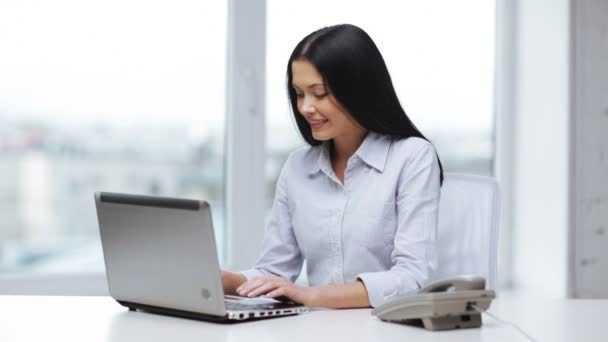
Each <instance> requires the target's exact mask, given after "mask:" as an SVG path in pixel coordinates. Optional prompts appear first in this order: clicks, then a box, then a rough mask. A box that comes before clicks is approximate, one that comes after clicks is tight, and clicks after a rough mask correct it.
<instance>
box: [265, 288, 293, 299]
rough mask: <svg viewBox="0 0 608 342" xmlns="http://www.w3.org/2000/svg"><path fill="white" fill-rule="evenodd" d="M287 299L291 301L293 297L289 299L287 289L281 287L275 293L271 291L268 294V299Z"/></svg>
mask: <svg viewBox="0 0 608 342" xmlns="http://www.w3.org/2000/svg"><path fill="white" fill-rule="evenodd" d="M281 296H284V297H287V298H289V299H292V298H291V297H289V296H288V295H287V289H286V288H285V287H279V288H277V289H275V290H273V291H270V292H268V293H267V294H266V297H270V298H277V297H281Z"/></svg>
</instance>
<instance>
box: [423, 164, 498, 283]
mask: <svg viewBox="0 0 608 342" xmlns="http://www.w3.org/2000/svg"><path fill="white" fill-rule="evenodd" d="M499 211H500V198H499V189H498V183H497V182H496V180H495V179H494V178H490V177H483V176H474V175H464V174H453V173H446V174H445V178H444V181H443V186H442V187H441V198H440V200H439V218H438V219H439V221H438V227H437V230H438V232H437V233H438V235H437V240H438V244H437V248H438V265H437V266H438V267H437V272H436V273H435V275H434V277H433V280H439V279H445V278H448V277H452V276H455V275H460V274H476V275H480V276H483V277H484V278H486V288H487V289H495V287H496V268H497V261H496V259H497V249H498V216H499Z"/></svg>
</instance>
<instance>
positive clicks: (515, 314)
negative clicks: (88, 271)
mask: <svg viewBox="0 0 608 342" xmlns="http://www.w3.org/2000/svg"><path fill="white" fill-rule="evenodd" d="M490 312H492V313H494V314H496V315H498V316H499V317H500V318H502V319H505V320H509V321H512V322H515V323H517V324H518V325H519V326H520V327H521V328H523V329H524V330H526V331H527V332H528V333H530V334H531V335H532V336H533V337H534V338H536V339H537V340H539V341H544V342H556V341H585V342H590V341H598V342H599V341H604V342H605V341H608V322H607V319H606V318H605V317H607V315H606V313H608V300H522V299H510V298H499V299H497V300H495V301H494V302H493V303H492V306H491V307H490ZM483 319H484V324H483V327H482V328H481V329H465V330H454V331H443V332H430V331H426V330H423V329H421V328H415V327H409V326H404V325H398V324H392V323H385V322H382V321H379V320H377V319H376V318H374V317H372V316H371V315H370V310H369V309H359V310H315V311H310V312H308V313H306V314H303V315H301V316H296V317H287V318H277V319H271V320H266V321H257V322H248V323H241V324H234V325H221V324H214V323H207V322H202V321H195V320H189V319H181V318H173V317H166V316H160V315H154V314H149V313H142V312H128V311H127V310H126V309H125V308H123V307H121V306H120V305H118V303H116V302H114V301H113V300H112V299H110V298H108V297H33V296H0V341H2V342H16V341H36V342H37V341H45V342H46V341H62V342H70V341H78V342H94V341H124V342H132V341H151V342H154V341H185V342H187V341H197V342H203V341H214V342H215V341H280V342H285V341H289V342H292V341H293V342H296V341H305V342H312V341H315V342H317V341H346V340H347V341H349V342H351V341H352V342H356V341H383V342H384V341H452V342H457V341H467V342H469V341H508V342H514V341H525V338H524V337H523V336H522V335H520V334H519V332H517V331H516V330H515V329H513V328H511V327H510V326H507V325H503V324H501V323H498V322H496V321H494V320H493V319H491V318H490V317H487V316H484V317H483Z"/></svg>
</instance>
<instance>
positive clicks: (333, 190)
mask: <svg viewBox="0 0 608 342" xmlns="http://www.w3.org/2000/svg"><path fill="white" fill-rule="evenodd" d="M287 89H288V93H289V99H290V101H291V106H292V111H293V115H294V117H295V121H296V123H297V126H298V129H299V131H300V133H301V134H302V136H303V137H304V139H305V140H306V142H307V143H308V144H309V145H310V146H307V147H304V148H301V149H298V150H296V151H295V152H293V153H291V154H290V156H289V158H288V159H287V161H286V162H285V165H284V167H283V169H282V171H281V174H280V176H279V179H278V181H277V189H276V194H275V199H274V204H273V208H272V214H271V219H270V221H269V223H268V226H267V227H266V232H265V236H264V243H263V251H262V254H261V256H260V258H259V259H258V260H257V262H256V264H255V267H254V268H253V269H251V270H247V271H243V272H239V273H233V272H222V280H223V285H224V289H225V291H226V293H231V294H238V295H241V296H249V297H255V296H259V295H266V296H268V297H273V298H275V297H288V298H290V299H291V300H293V301H295V302H299V303H302V304H304V305H306V306H312V307H314V306H323V307H332V308H352V307H369V306H373V307H375V306H378V305H380V304H382V303H384V302H385V301H388V300H390V299H392V298H394V297H396V296H399V295H403V294H406V293H411V292H414V291H416V290H417V289H419V288H420V286H422V285H423V284H424V283H425V282H427V281H428V280H429V277H430V276H431V273H432V271H433V270H434V269H435V267H436V251H435V237H436V227H437V205H438V201H439V189H440V186H441V182H442V180H443V171H442V167H441V163H440V161H439V159H438V157H437V154H436V152H435V150H434V148H433V146H432V145H431V143H429V142H428V140H427V139H426V138H425V137H424V136H423V135H422V134H421V133H420V131H418V129H417V128H416V127H415V126H414V124H413V123H412V122H411V121H410V120H409V118H408V117H407V115H406V114H405V112H404V110H403V109H402V107H401V105H400V104H399V100H398V99H397V95H396V94H395V90H394V88H393V85H392V82H391V79H390V76H389V73H388V70H387V68H386V65H385V63H384V60H383V58H382V56H381V55H380V52H379V51H378V48H377V47H376V45H375V44H374V42H373V41H372V40H371V38H370V37H369V36H368V35H367V33H365V32H364V31H363V30H362V29H360V28H358V27H356V26H353V25H337V26H331V27H326V28H323V29H320V30H318V31H315V32H313V33H311V34H310V35H308V36H307V37H305V38H304V39H303V40H302V41H301V42H300V43H299V44H298V45H297V46H296V48H295V49H294V51H293V53H292V54H291V57H290V58H289V62H288V64H287ZM304 260H306V261H307V276H308V281H309V284H310V286H299V285H295V284H294V283H293V282H294V281H295V279H296V278H297V276H298V275H299V273H300V269H301V267H302V264H303V261H304Z"/></svg>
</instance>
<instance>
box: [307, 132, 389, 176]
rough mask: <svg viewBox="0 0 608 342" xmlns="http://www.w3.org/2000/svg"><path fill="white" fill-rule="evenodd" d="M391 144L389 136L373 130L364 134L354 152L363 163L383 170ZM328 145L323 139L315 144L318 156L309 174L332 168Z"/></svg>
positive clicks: (327, 172) (327, 170) (327, 171)
mask: <svg viewBox="0 0 608 342" xmlns="http://www.w3.org/2000/svg"><path fill="white" fill-rule="evenodd" d="M391 144H392V139H391V138H390V137H388V136H386V135H383V134H379V133H375V132H369V133H368V134H367V136H365V139H363V142H362V143H361V146H359V148H358V149H357V151H356V152H355V155H356V156H357V157H359V158H360V159H361V160H362V161H363V162H364V163H365V164H367V165H369V166H371V167H373V168H374V169H376V170H378V171H380V172H383V171H384V167H385V166H386V160H387V158H388V152H389V149H390V147H391ZM329 146H330V143H329V141H324V142H323V143H322V144H321V145H318V146H317V151H318V152H317V154H318V157H317V158H316V162H313V163H311V166H310V170H309V174H315V173H317V172H319V171H323V172H325V173H326V174H329V171H330V170H331V168H332V166H331V157H330V155H329ZM313 160H314V158H313Z"/></svg>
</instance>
